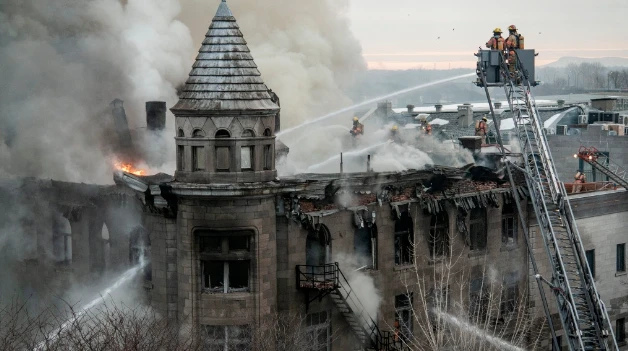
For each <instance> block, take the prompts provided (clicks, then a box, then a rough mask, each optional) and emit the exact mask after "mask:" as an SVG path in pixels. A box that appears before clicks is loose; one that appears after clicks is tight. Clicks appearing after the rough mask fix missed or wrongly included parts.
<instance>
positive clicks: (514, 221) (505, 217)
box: [502, 202, 519, 246]
mask: <svg viewBox="0 0 628 351" xmlns="http://www.w3.org/2000/svg"><path fill="white" fill-rule="evenodd" d="M508 209H510V210H512V211H510V210H508ZM518 230H519V218H518V217H517V206H516V204H515V203H514V202H511V203H508V204H506V203H504V204H502V244H503V245H505V246H514V245H517V239H518V238H517V236H518ZM510 239H512V242H510Z"/></svg>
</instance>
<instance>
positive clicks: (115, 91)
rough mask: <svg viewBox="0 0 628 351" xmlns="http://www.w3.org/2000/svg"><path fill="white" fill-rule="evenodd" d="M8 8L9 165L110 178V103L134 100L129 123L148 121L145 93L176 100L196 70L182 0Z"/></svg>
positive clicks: (3, 66)
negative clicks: (180, 86) (179, 88)
mask: <svg viewBox="0 0 628 351" xmlns="http://www.w3.org/2000/svg"><path fill="white" fill-rule="evenodd" d="M0 11H1V12H0V76H2V77H3V78H2V80H0V132H1V133H2V134H4V139H5V143H6V145H7V146H6V148H7V149H8V156H7V152H5V153H4V154H3V156H2V157H3V161H5V162H3V164H2V166H0V168H2V169H3V170H4V172H5V173H9V174H12V175H17V176H36V177H49V178H55V179H58V180H69V181H87V182H90V183H111V182H112V176H111V161H110V160H109V156H110V155H109V153H110V152H109V151H110V148H111V143H112V141H114V140H116V138H117V136H116V135H115V131H113V129H112V121H111V116H110V112H109V108H108V105H109V103H110V102H111V101H112V100H113V99H114V98H117V97H119V98H122V99H123V100H125V108H126V109H127V116H128V117H129V125H130V127H132V128H137V127H143V126H144V125H145V119H144V116H145V114H144V102H145V101H147V100H165V101H167V102H168V104H169V105H170V106H171V105H172V104H173V103H175V102H176V89H175V87H176V86H177V85H178V84H180V83H182V82H183V81H184V80H185V75H186V73H187V72H188V70H189V66H190V61H189V60H188V58H187V57H188V55H189V53H190V52H193V45H192V39H191V35H190V32H189V30H188V29H187V27H186V26H185V25H183V24H182V23H181V22H179V21H177V20H176V19H175V17H176V16H177V15H178V13H179V12H180V5H179V2H178V1H176V0H164V1H159V2H156V1H154V0H128V1H127V2H126V4H124V5H123V4H121V3H120V2H119V1H118V0H95V1H88V2H85V1H78V0H52V1H38V0H7V1H5V4H3V7H2V8H1V10H0ZM170 124H173V123H169V125H170ZM172 133H173V132H169V133H168V134H169V136H172V135H174V134H172ZM158 141H159V142H160V143H172V139H171V138H167V139H164V138H160V140H158ZM3 145H4V144H3ZM148 149H150V148H148ZM170 149H174V145H173V146H171V147H170ZM160 151H161V152H164V150H160ZM166 152H168V150H166ZM170 154H173V152H170V153H169V155H170ZM172 158H173V159H174V157H172Z"/></svg>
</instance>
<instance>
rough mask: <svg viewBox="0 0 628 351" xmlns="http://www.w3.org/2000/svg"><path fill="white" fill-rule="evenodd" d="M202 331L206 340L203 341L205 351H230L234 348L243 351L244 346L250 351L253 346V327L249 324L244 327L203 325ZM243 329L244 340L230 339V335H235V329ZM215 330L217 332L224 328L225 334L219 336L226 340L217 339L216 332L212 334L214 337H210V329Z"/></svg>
mask: <svg viewBox="0 0 628 351" xmlns="http://www.w3.org/2000/svg"><path fill="white" fill-rule="evenodd" d="M201 327H202V329H203V330H204V332H205V333H204V340H203V343H202V344H203V350H206V351H229V350H231V349H232V348H233V349H234V350H242V345H245V346H244V349H247V350H250V349H251V345H252V339H253V338H252V336H253V335H252V334H253V333H252V327H251V325H248V324H244V325H202V326H201ZM236 327H239V328H243V330H244V336H245V337H244V338H239V339H235V341H234V339H230V338H229V335H230V334H233V333H234V331H233V328H236ZM213 328H215V329H216V331H218V330H219V329H220V328H224V329H223V332H222V333H223V334H221V335H219V336H224V338H218V337H216V333H215V332H214V331H212V332H211V334H213V335H209V334H210V329H213Z"/></svg>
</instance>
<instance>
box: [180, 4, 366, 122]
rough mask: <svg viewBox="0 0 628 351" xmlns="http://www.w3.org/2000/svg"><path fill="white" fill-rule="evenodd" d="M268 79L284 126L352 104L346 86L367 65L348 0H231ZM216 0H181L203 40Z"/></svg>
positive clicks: (186, 17)
mask: <svg viewBox="0 0 628 351" xmlns="http://www.w3.org/2000/svg"><path fill="white" fill-rule="evenodd" d="M227 3H228V4H229V7H230V8H231V11H232V12H233V15H234V16H235V18H236V20H237V21H238V24H239V25H240V29H241V30H242V33H243V35H244V38H245V39H246V41H247V42H248V46H249V49H251V54H252V55H253V58H254V59H255V63H257V65H258V66H259V70H260V72H261V73H262V78H263V79H264V82H265V83H266V85H267V86H268V87H269V88H270V89H273V90H274V91H276V92H277V94H278V95H279V98H280V99H281V117H282V119H281V127H282V128H287V127H291V126H295V125H297V124H299V123H301V122H304V121H305V120H307V119H311V118H314V117H317V116H320V115H322V114H325V113H327V112H330V111H333V110H335V109H337V108H340V107H344V106H347V105H350V104H351V101H350V100H349V98H347V97H346V95H345V91H346V88H347V87H348V86H349V85H350V84H351V83H353V79H354V77H355V75H356V73H358V72H360V71H362V70H365V69H366V63H365V62H364V60H363V58H362V54H361V53H362V49H361V47H360V44H359V42H358V41H357V39H356V38H355V37H354V36H353V34H352V33H351V30H350V28H349V21H348V20H347V17H346V14H347V11H348V6H349V0H333V1H332V0H319V1H309V0H272V1H257V0H238V1H235V0H228V1H227ZM217 5H218V0H214V1H206V0H192V1H187V2H184V3H183V7H184V8H183V12H182V16H181V19H182V21H183V22H184V23H186V24H187V25H188V26H189V27H190V28H191V30H192V33H193V34H194V42H195V43H200V42H201V40H202V37H203V35H204V34H205V32H206V31H207V24H208V23H209V21H210V20H211V16H212V15H213V14H214V12H215V11H216V6H217Z"/></svg>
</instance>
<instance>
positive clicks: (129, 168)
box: [115, 162, 146, 176]
mask: <svg viewBox="0 0 628 351" xmlns="http://www.w3.org/2000/svg"><path fill="white" fill-rule="evenodd" d="M115 167H116V168H117V169H119V170H121V171H122V172H126V173H131V174H135V175H139V176H141V175H144V174H145V173H146V171H144V170H143V169H137V168H135V167H133V165H132V164H130V163H122V162H116V163H115Z"/></svg>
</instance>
